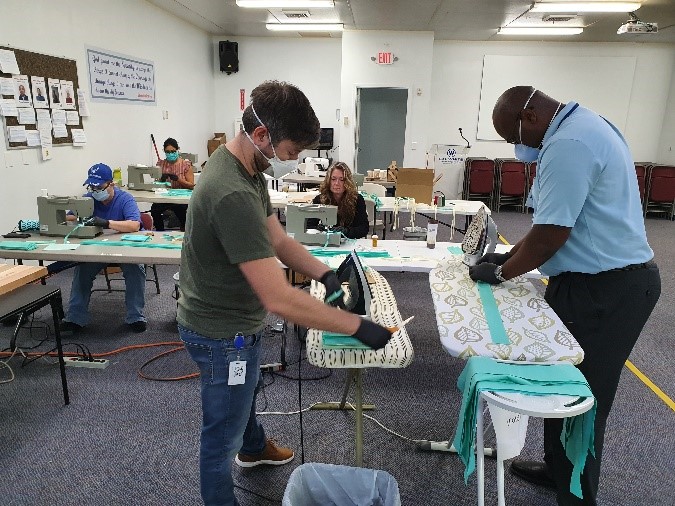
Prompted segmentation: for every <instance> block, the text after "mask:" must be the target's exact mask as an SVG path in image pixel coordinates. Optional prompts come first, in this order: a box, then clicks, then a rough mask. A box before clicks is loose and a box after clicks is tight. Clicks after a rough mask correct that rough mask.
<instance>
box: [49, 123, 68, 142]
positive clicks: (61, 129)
mask: <svg viewBox="0 0 675 506" xmlns="http://www.w3.org/2000/svg"><path fill="white" fill-rule="evenodd" d="M52 131H53V132H54V138H56V139H63V138H64V137H68V129H67V128H66V125H57V124H56V123H54V126H53V127H52Z"/></svg>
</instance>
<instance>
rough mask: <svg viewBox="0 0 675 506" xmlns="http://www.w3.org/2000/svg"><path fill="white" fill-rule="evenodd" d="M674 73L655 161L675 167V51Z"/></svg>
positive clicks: (673, 58)
mask: <svg viewBox="0 0 675 506" xmlns="http://www.w3.org/2000/svg"><path fill="white" fill-rule="evenodd" d="M671 58H672V62H673V63H672V67H673V73H672V75H671V78H670V96H669V98H668V103H667V104H666V106H665V107H664V108H663V111H664V112H663V116H664V118H665V119H664V121H663V128H662V130H661V139H660V141H659V152H658V155H657V156H656V158H655V161H657V162H658V163H662V164H665V165H675V50H673V51H672V52H671Z"/></svg>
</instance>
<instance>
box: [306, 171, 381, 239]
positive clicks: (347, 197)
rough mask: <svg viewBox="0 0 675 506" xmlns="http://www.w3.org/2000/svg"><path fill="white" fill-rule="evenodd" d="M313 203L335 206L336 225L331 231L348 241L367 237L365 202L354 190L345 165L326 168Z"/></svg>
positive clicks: (314, 225) (314, 224)
mask: <svg viewBox="0 0 675 506" xmlns="http://www.w3.org/2000/svg"><path fill="white" fill-rule="evenodd" d="M314 203H315V204H325V205H330V206H337V208H338V214H337V224H336V225H335V226H334V227H331V230H333V231H335V232H341V233H343V234H344V235H345V236H346V237H348V238H349V239H361V238H363V237H366V235H368V228H369V225H368V213H367V212H366V201H365V200H364V199H363V197H362V196H361V195H360V194H359V192H358V191H357V190H356V184H355V183H354V179H353V178H352V171H351V170H350V169H349V167H348V166H347V164H346V163H343V162H336V163H334V164H333V165H331V166H330V167H329V168H328V171H326V178H325V179H324V180H323V183H321V186H320V187H319V194H318V195H317V196H316V197H314ZM318 222H319V220H315V222H314V223H313V222H312V220H308V221H307V224H308V226H313V227H316V226H317V225H318Z"/></svg>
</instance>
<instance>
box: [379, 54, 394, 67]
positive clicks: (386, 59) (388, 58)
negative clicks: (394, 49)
mask: <svg viewBox="0 0 675 506" xmlns="http://www.w3.org/2000/svg"><path fill="white" fill-rule="evenodd" d="M376 61H377V64H378V65H391V64H392V63H394V55H393V54H392V53H384V52H379V53H377V60H376Z"/></svg>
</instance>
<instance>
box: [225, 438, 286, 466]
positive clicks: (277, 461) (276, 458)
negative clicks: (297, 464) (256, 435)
mask: <svg viewBox="0 0 675 506" xmlns="http://www.w3.org/2000/svg"><path fill="white" fill-rule="evenodd" d="M293 457H295V453H293V450H291V449H290V448H283V447H280V446H277V445H276V444H275V442H274V440H273V439H268V440H267V444H266V445H265V449H264V450H263V451H262V453H258V454H257V455H244V454H243V453H238V454H237V456H236V457H235V458H234V461H235V462H236V463H237V464H238V465H239V466H241V467H255V466H259V465H261V464H266V465H269V466H281V465H283V464H288V463H289V462H290V461H291V460H293Z"/></svg>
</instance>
